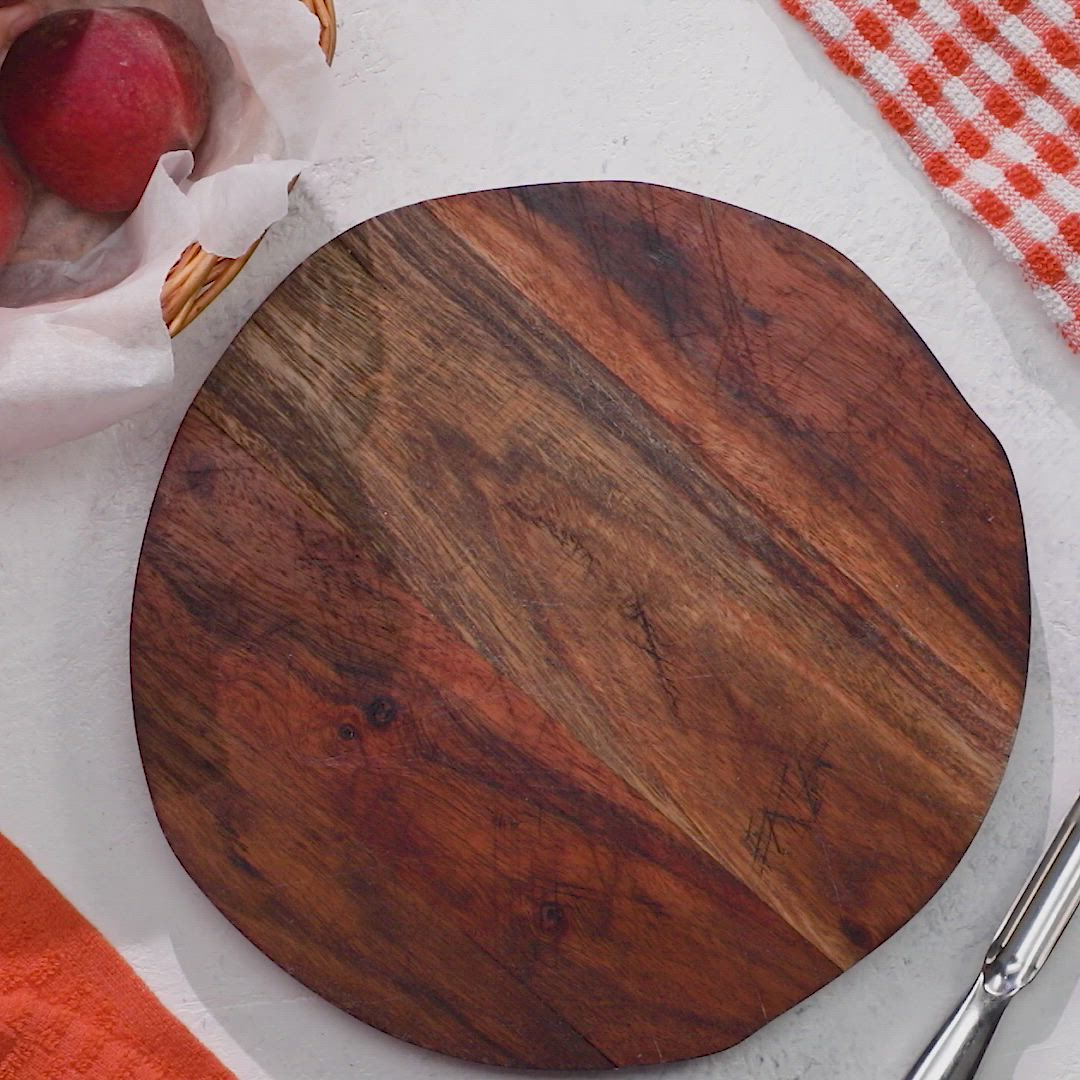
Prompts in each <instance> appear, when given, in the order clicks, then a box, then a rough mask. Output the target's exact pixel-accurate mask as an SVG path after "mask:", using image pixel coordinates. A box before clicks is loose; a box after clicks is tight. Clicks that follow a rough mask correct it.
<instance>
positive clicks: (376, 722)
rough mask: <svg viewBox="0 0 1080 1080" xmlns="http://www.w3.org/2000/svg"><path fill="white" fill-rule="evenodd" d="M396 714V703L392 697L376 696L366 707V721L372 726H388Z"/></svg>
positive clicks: (395, 717)
mask: <svg viewBox="0 0 1080 1080" xmlns="http://www.w3.org/2000/svg"><path fill="white" fill-rule="evenodd" d="M397 714H398V704H397V702H396V701H395V700H394V699H393V698H392V697H385V696H382V697H377V698H375V699H374V700H373V701H372V702H371V703H370V704H369V705H368V707H367V719H368V723H369V724H370V725H371V726H372V727H373V728H384V727H389V726H390V725H391V724H392V723H393V722H394V721H395V720H396V719H397Z"/></svg>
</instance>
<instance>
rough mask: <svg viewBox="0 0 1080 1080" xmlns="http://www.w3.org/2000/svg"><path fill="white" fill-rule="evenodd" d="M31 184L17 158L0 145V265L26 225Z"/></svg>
mask: <svg viewBox="0 0 1080 1080" xmlns="http://www.w3.org/2000/svg"><path fill="white" fill-rule="evenodd" d="M29 204H30V185H29V184H28V183H27V182H26V177H25V175H24V174H23V171H22V169H20V168H19V166H18V165H17V164H16V163H15V159H14V158H12V157H11V155H10V154H8V152H7V151H6V150H5V149H4V148H3V147H2V146H0V266H3V265H4V263H6V262H7V261H8V259H9V258H10V257H11V253H12V252H13V251H14V250H15V245H16V244H18V242H19V237H20V236H22V231H23V229H24V228H25V227H26V214H27V210H28V207H29Z"/></svg>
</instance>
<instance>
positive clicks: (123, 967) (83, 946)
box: [0, 836, 236, 1080]
mask: <svg viewBox="0 0 1080 1080" xmlns="http://www.w3.org/2000/svg"><path fill="white" fill-rule="evenodd" d="M0 1080H236V1077H235V1076H234V1075H233V1074H232V1073H231V1072H229V1070H228V1069H226V1068H224V1067H223V1066H222V1065H221V1064H220V1063H219V1062H218V1061H216V1060H215V1058H214V1057H213V1056H212V1055H211V1054H210V1053H209V1051H207V1050H206V1049H205V1048H204V1047H202V1046H200V1045H199V1043H198V1042H197V1041H196V1039H195V1038H194V1036H193V1035H192V1034H191V1033H190V1032H189V1031H188V1030H187V1029H186V1028H185V1027H184V1026H183V1025H182V1024H181V1023H180V1022H179V1021H178V1020H177V1019H176V1018H175V1017H173V1016H172V1015H171V1014H170V1013H169V1012H168V1011H167V1010H166V1009H165V1008H164V1007H163V1006H162V1005H161V1003H160V1002H159V1001H158V1000H157V999H156V998H155V997H154V996H153V995H152V994H151V993H150V991H149V990H148V989H147V987H146V986H145V985H144V984H143V983H142V982H141V981H140V980H139V978H138V976H137V975H136V974H135V972H134V971H132V969H131V968H130V967H129V966H128V964H127V963H126V962H125V961H124V959H123V958H122V957H121V956H120V954H119V953H118V952H116V950H115V949H113V948H112V946H111V945H109V944H108V942H106V941H105V939H104V938H103V937H102V936H101V935H100V934H99V933H98V932H97V931H96V930H95V929H94V928H93V927H92V926H91V925H90V924H89V923H88V922H87V921H86V920H85V919H84V918H83V917H82V916H81V915H80V914H79V913H78V912H77V911H76V910H75V909H74V908H73V907H72V906H71V905H70V904H69V903H68V902H67V901H66V900H65V899H64V898H63V897H62V896H61V895H60V894H59V893H58V892H57V891H56V889H54V888H53V887H52V885H50V884H49V882H48V881H46V880H45V878H43V877H42V876H41V874H39V873H38V871H37V870H36V869H35V868H34V866H33V864H32V863H31V862H30V861H29V860H28V859H27V858H26V857H25V856H24V855H23V854H22V852H20V851H19V850H18V848H16V847H15V846H14V845H12V844H11V843H9V842H8V841H7V840H5V839H4V838H3V837H2V836H0Z"/></svg>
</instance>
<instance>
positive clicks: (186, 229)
mask: <svg viewBox="0 0 1080 1080" xmlns="http://www.w3.org/2000/svg"><path fill="white" fill-rule="evenodd" d="M73 6H85V7H100V6H104V5H103V4H102V3H100V2H88V0H83V2H78V0H76V2H75V3H72V2H71V0H39V2H38V4H37V8H38V10H39V11H42V12H48V11H52V10H57V9H60V8H70V7H73ZM109 6H113V7H119V6H126V7H134V6H144V7H153V8H155V9H156V10H158V11H161V12H163V13H164V14H166V15H168V16H169V17H170V18H173V19H174V20H175V21H176V22H178V23H179V24H180V25H182V26H183V27H184V29H185V30H186V31H187V32H188V33H189V34H190V35H191V37H192V38H193V39H194V40H195V42H196V44H197V45H198V46H199V48H200V50H201V51H202V53H203V55H204V57H206V59H207V62H208V65H209V67H210V72H211V78H212V82H213V86H214V98H213V103H212V105H213V110H212V115H211V120H210V127H209V130H208V132H207V135H206V138H205V139H204V141H203V143H202V145H201V146H200V147H199V149H198V151H197V153H196V155H195V156H193V155H192V154H190V153H188V152H186V151H183V152H181V151H177V152H173V153H170V154H166V155H165V156H164V157H163V158H162V160H161V162H160V163H159V165H158V168H157V170H156V172H155V174H154V176H153V178H152V180H151V182H150V185H149V187H148V188H147V191H146V194H145V196H144V197H143V200H142V202H141V203H140V205H139V207H138V209H137V210H136V211H135V212H134V213H133V214H132V215H131V216H130V217H129V218H128V219H127V220H126V221H123V222H122V223H121V222H120V221H119V219H117V218H115V217H105V216H97V215H87V214H83V213H81V212H76V211H73V210H72V209H71V208H70V207H68V206H67V205H66V204H64V203H63V202H62V201H61V200H59V199H56V198H55V197H53V196H50V195H48V194H47V193H44V192H38V193H37V195H36V197H35V203H34V208H33V213H32V218H31V223H30V225H29V227H28V229H27V232H26V235H25V236H24V238H23V242H22V244H21V246H20V249H19V251H18V252H17V253H16V256H15V258H14V260H13V262H12V264H11V265H9V266H8V267H7V268H5V269H4V270H3V271H2V272H0V457H15V456H19V455H21V454H24V453H27V452H29V451H31V450H36V449H40V448H42V447H46V446H50V445H54V444H56V443H61V442H65V441H68V440H70V439H75V438H79V437H81V436H83V435H88V434H91V433H92V432H94V431H98V430H101V429H102V428H105V427H108V426H109V425H111V424H113V423H116V422H117V421H118V420H121V419H124V418H125V417H127V416H130V415H131V414H133V413H135V412H138V411H139V410H141V409H143V408H145V407H146V406H148V405H149V404H151V403H152V402H154V401H156V400H157V399H158V398H159V397H161V395H162V394H163V393H164V392H165V391H166V390H167V389H168V388H169V387H170V386H171V384H172V380H173V353H172V345H171V342H170V340H169V336H168V332H167V330H166V328H165V325H164V323H163V321H162V317H161V307H160V294H161V289H162V286H163V284H164V281H165V277H166V275H167V274H168V272H169V269H170V268H171V267H172V266H173V264H174V263H175V262H176V260H177V259H178V258H179V256H180V255H181V253H182V252H183V251H184V250H185V249H186V248H187V246H188V245H189V244H191V243H192V242H193V241H195V240H198V241H199V242H200V243H201V244H202V245H203V247H204V248H206V249H207V250H208V251H212V252H213V253H215V254H218V255H223V256H228V257H235V256H239V255H242V254H243V253H244V252H245V251H246V250H247V249H248V248H249V247H250V246H251V244H252V243H254V242H255V240H257V239H258V237H259V236H261V235H262V233H263V232H264V231H265V230H266V229H267V228H268V227H269V226H270V225H271V224H273V223H274V222H275V221H278V220H279V219H280V218H282V217H284V215H285V214H286V213H287V210H288V186H289V182H290V181H291V180H292V178H293V177H294V176H295V175H297V173H299V172H300V171H301V170H302V169H303V168H304V166H305V165H306V164H308V163H309V162H310V161H311V160H312V159H313V151H314V149H315V145H316V142H317V141H318V139H319V136H320V134H321V132H322V130H323V127H324V122H325V119H326V118H327V117H328V116H329V114H330V111H331V105H330V102H331V99H332V95H333V84H332V82H331V79H330V75H329V71H328V69H327V66H326V62H325V58H324V57H323V54H322V52H321V51H320V49H319V46H318V29H319V28H318V21H317V20H316V18H315V16H314V15H312V13H311V12H310V11H309V10H308V9H307V8H306V7H305V6H304V5H303V4H301V3H299V2H298V0H259V2H258V3H257V4H251V3H247V2H245V0H202V2H201V3H200V2H199V0H141V2H139V0H109Z"/></svg>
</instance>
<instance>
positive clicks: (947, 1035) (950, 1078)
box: [906, 975, 1012, 1080]
mask: <svg viewBox="0 0 1080 1080" xmlns="http://www.w3.org/2000/svg"><path fill="white" fill-rule="evenodd" d="M1011 1000H1012V999H1011V998H1009V997H996V996H995V995H993V994H991V993H989V992H988V991H987V989H986V987H985V986H984V985H983V980H982V976H981V975H980V976H979V980H978V982H976V983H975V985H974V986H973V987H972V988H971V992H970V993H969V994H968V996H967V997H966V998H964V1000H963V1001H962V1002H961V1003H960V1004H959V1005H958V1006H957V1007H956V1011H955V1012H954V1013H953V1014H952V1016H950V1017H949V1019H948V1020H947V1021H946V1022H945V1025H944V1026H943V1027H942V1029H941V1030H940V1031H939V1032H938V1033H937V1035H936V1036H935V1037H934V1039H933V1041H932V1042H931V1043H930V1045H929V1046H928V1047H927V1048H926V1050H925V1051H924V1052H923V1055H922V1057H921V1058H919V1060H918V1062H916V1064H915V1068H913V1069H912V1070H911V1072H909V1073H908V1074H907V1078H906V1080H971V1078H972V1077H973V1076H974V1075H975V1073H976V1072H978V1070H979V1065H980V1063H981V1062H982V1059H983V1055H984V1054H985V1053H986V1048H987V1047H988V1046H989V1045H990V1040H991V1039H992V1038H993V1036H994V1032H995V1031H996V1030H997V1026H998V1022H999V1021H1000V1020H1001V1017H1002V1016H1003V1015H1004V1013H1005V1009H1006V1007H1007V1006H1008V1004H1009V1002H1010V1001H1011Z"/></svg>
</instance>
